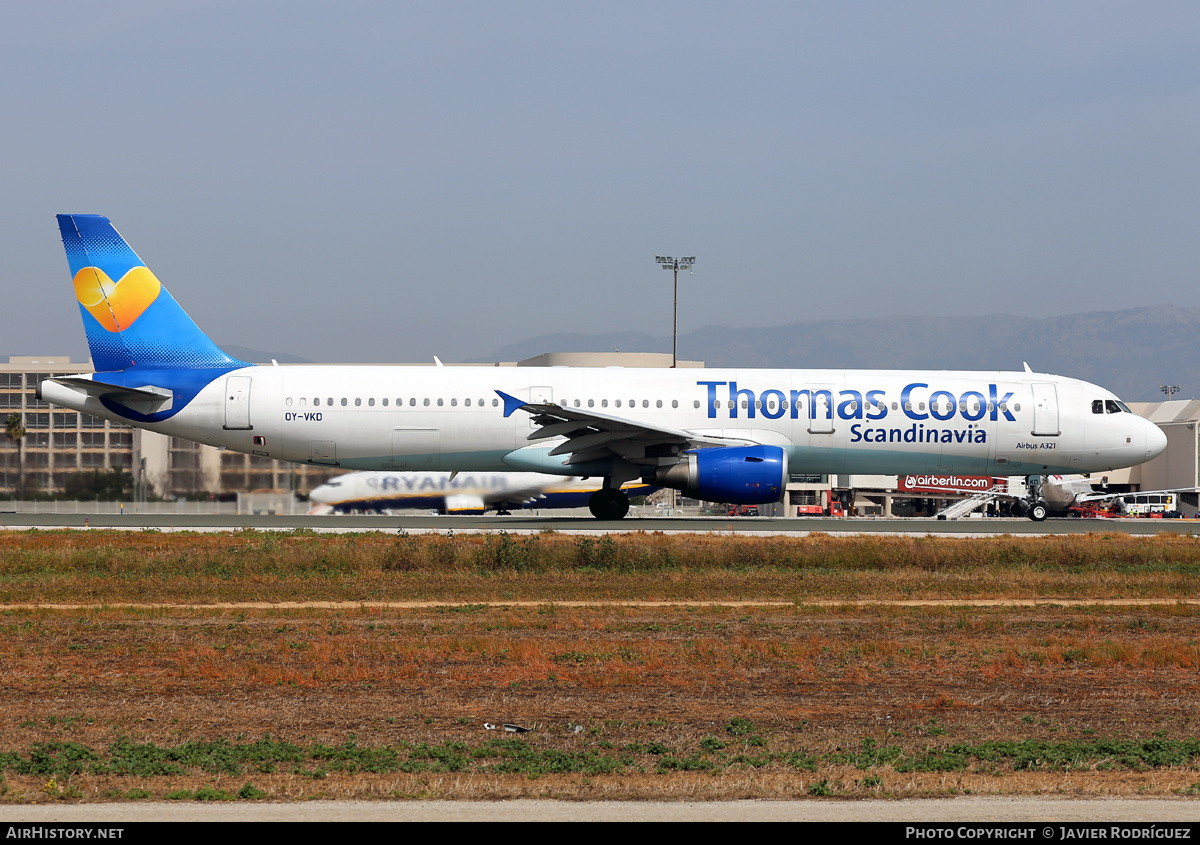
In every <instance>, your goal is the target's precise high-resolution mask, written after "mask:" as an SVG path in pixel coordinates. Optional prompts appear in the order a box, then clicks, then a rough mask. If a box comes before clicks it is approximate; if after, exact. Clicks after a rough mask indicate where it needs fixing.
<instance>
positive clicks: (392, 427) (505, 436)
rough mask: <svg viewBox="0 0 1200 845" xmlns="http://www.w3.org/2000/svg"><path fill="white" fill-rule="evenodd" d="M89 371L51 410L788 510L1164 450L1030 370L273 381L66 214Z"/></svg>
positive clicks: (366, 457)
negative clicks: (943, 479)
mask: <svg viewBox="0 0 1200 845" xmlns="http://www.w3.org/2000/svg"><path fill="white" fill-rule="evenodd" d="M58 221H59V228H60V230H61V233H62V238H63V245H64V247H65V248H66V251H67V260H68V263H69V264H70V267H71V274H72V277H73V279H74V283H75V295H76V298H77V299H78V301H79V307H80V312H81V314H82V316H83V322H84V327H85V329H86V332H87V338H88V344H89V346H90V348H91V354H92V362H93V365H94V367H95V369H96V372H95V373H93V374H84V375H77V376H66V377H55V378H51V379H47V380H46V381H43V382H42V383H41V386H40V390H41V396H42V398H43V399H45V400H47V401H49V402H52V403H54V404H56V405H61V406H64V407H67V408H72V409H75V410H78V411H83V412H85V413H89V414H94V415H96V416H99V417H104V418H106V419H110V420H114V421H117V422H121V423H125V424H127V425H133V426H140V427H142V428H146V429H149V430H152V431H158V432H161V433H163V434H167V435H171V436H175V437H182V438H186V439H188V440H194V441H196V442H199V443H207V444H210V445H213V446H218V447H223V448H226V449H232V450H235V451H239V452H249V453H252V454H255V455H262V456H264V457H270V458H275V459H278V460H283V461H296V462H302V463H312V464H319V465H324V466H336V467H345V468H348V469H361V470H388V469H401V470H456V471H462V472H496V471H503V470H518V471H525V472H543V473H550V474H554V475H563V476H588V477H593V478H602V479H603V480H604V487H603V488H602V489H601V490H599V491H597V492H596V493H594V494H592V497H591V501H590V508H591V511H592V513H593V514H594V515H595V516H597V517H599V518H604V519H619V518H621V517H622V516H624V515H625V513H626V512H627V510H628V508H629V500H628V498H627V497H626V495H625V494H624V493H623V492H621V490H620V487H621V485H622V484H624V483H625V482H626V481H631V480H634V479H638V478H641V479H643V480H645V481H646V482H648V483H651V484H655V485H657V486H662V487H673V488H676V489H678V490H682V491H683V492H684V493H685V494H687V495H689V496H692V497H695V498H700V499H704V500H707V501H717V502H731V503H737V504H761V503H765V502H774V501H778V500H779V499H780V498H781V497H782V495H783V493H784V490H785V486H786V484H787V480H788V473H789V471H793V472H798V473H805V474H815V473H821V474H824V473H864V474H882V475H897V474H904V473H911V472H926V473H962V474H972V475H1035V474H1036V475H1045V474H1051V473H1081V472H1103V471H1107V470H1111V469H1116V468H1118V467H1127V466H1132V465H1134V464H1138V463H1141V462H1143V461H1147V460H1149V459H1151V458H1153V457H1154V456H1155V455H1158V454H1159V453H1160V452H1162V451H1163V449H1164V448H1166V437H1165V435H1163V433H1162V432H1161V431H1160V430H1159V429H1158V427H1157V426H1155V425H1154V424H1153V423H1151V422H1149V421H1148V420H1145V419H1143V418H1141V417H1139V416H1137V415H1136V414H1133V413H1131V412H1130V411H1129V409H1128V408H1127V407H1126V406H1125V405H1124V404H1123V403H1121V402H1120V401H1119V400H1118V399H1117V397H1116V396H1114V395H1113V394H1112V393H1110V392H1109V391H1107V390H1105V389H1103V388H1101V387H1097V386H1096V385H1093V384H1088V383H1087V382H1082V381H1077V380H1075V379H1070V378H1064V377H1061V376H1053V375H1047V374H1044V373H1035V372H1031V371H1030V370H1029V368H1028V367H1026V369H1025V371H1024V372H992V371H987V372H965V371H953V370H938V371H926V372H921V371H894V370H748V369H719V370H677V369H668V370H649V369H646V370H643V369H628V370H627V369H622V368H604V369H593V368H580V367H551V368H534V367H453V368H450V367H373V366H368V367H353V366H288V367H277V366H271V367H259V366H252V365H250V364H246V363H245V362H243V361H238V360H236V359H234V358H231V357H230V356H228V355H226V354H225V353H224V352H222V351H221V350H220V349H218V348H217V346H216V345H215V344H213V342H212V341H211V340H209V339H208V337H207V336H206V335H205V334H204V333H203V332H202V331H200V329H199V328H197V326H196V324H195V323H193V322H192V320H191V318H190V317H188V316H187V314H186V313H184V311H183V309H182V308H180V307H179V305H178V304H177V303H176V301H175V299H174V298H173V297H172V296H171V294H170V293H168V292H167V290H166V288H164V287H163V286H162V285H161V284H160V283H159V281H158V279H157V278H156V277H155V276H154V274H153V273H151V272H150V270H149V269H148V268H147V267H146V265H145V264H144V263H143V262H142V260H141V259H140V258H138V256H137V254H136V253H134V251H133V250H132V249H131V248H130V247H129V246H128V244H126V242H125V240H124V239H123V238H122V237H121V236H120V235H119V234H117V231H116V230H115V229H114V228H113V227H112V225H111V224H110V223H109V221H108V219H107V218H105V217H101V216H98V215H82V214H74V215H59V217H58Z"/></svg>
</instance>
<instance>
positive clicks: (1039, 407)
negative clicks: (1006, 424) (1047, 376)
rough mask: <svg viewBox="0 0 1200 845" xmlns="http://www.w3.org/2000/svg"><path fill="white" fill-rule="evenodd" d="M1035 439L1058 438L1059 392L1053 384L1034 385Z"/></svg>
mask: <svg viewBox="0 0 1200 845" xmlns="http://www.w3.org/2000/svg"><path fill="white" fill-rule="evenodd" d="M1031 433H1032V434H1033V435H1034V436H1035V437H1058V435H1060V434H1062V430H1061V429H1060V428H1059V427H1058V391H1057V390H1056V389H1055V387H1054V385H1053V384H1047V383H1045V382H1035V383H1034V385H1033V431H1032V432H1031Z"/></svg>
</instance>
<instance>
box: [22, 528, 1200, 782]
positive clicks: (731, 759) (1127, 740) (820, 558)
mask: <svg viewBox="0 0 1200 845" xmlns="http://www.w3.org/2000/svg"><path fill="white" fill-rule="evenodd" d="M1197 574H1200V539H1196V538H1192V537H1166V536H1163V537H1157V538H1152V539H1137V538H1129V537H1124V536H1114V535H1091V536H1082V537H1063V538H1013V537H1004V538H996V539H932V538H930V539H913V538H895V537H891V538H889V537H864V538H846V539H835V538H830V537H823V536H813V537H808V538H790V539H787V538H736V537H734V538H729V537H720V538H718V537H704V536H663V535H646V534H629V535H613V536H607V537H602V538H598V539H597V538H586V537H585V538H577V537H567V536H562V535H557V534H545V535H535V536H531V537H527V538H517V537H511V536H509V535H503V534H496V535H490V536H474V535H472V536H459V537H438V536H423V537H419V538H418V537H407V536H399V537H397V536H394V535H393V536H385V535H377V534H372V535H352V536H346V535H341V536H327V535H315V534H306V533H302V532H301V533H296V534H291V535H277V534H262V533H255V532H238V533H235V534H232V535H230V534H226V535H215V534H204V535H188V534H169V535H167V534H158V533H155V532H145V533H140V534H130V533H121V532H91V533H84V532H29V533H10V534H6V535H3V536H2V537H0V677H2V680H3V682H2V683H0V726H2V729H3V730H2V732H0V793H2V794H0V801H9V802H13V801H16V802H31V801H63V800H112V799H114V798H115V799H122V798H125V799H130V800H136V799H140V798H156V799H160V798H166V797H169V798H179V799H200V800H204V799H210V800H257V799H262V798H272V799H285V798H290V799H308V798H314V797H331V798H343V797H344V798H351V797H353V798H371V797H380V798H384V797H387V798H395V797H401V798H403V797H420V798H443V797H445V798H449V797H454V798H480V799H486V798H499V797H534V796H554V797H558V798H586V799H597V798H680V799H718V798H719V799H731V798H744V797H756V798H772V797H778V798H795V797H804V796H812V797H821V796H828V795H832V796H841V797H850V796H862V797H874V796H924V795H953V794H963V793H968V792H969V793H975V794H1068V795H1126V796H1128V795H1155V796H1160V797H1161V796H1173V795H1192V794H1200V712H1198V711H1197V701H1198V697H1197V693H1198V691H1200V627H1198V625H1197V621H1198V620H1197V617H1198V616H1200V605H1198V604H1197V603H1196V600H1197V599H1198V598H1200V596H1197V591H1196V585H1197ZM1004 599H1016V600H1022V601H1023V602H1024V603H1020V604H1014V605H1005V604H999V603H994V602H995V600H1004ZM1128 599H1137V600H1142V601H1143V602H1145V603H1143V604H1124V603H1121V602H1122V601H1124V600H1128ZM978 600H992V601H993V603H988V604H986V605H972V604H968V602H971V601H978ZM1031 600H1039V601H1038V603H1032V602H1031ZM1081 600H1090V603H1078V602H1080V601H1081ZM920 601H931V602H934V603H931V604H915V605H914V604H907V603H905V602H920ZM263 602H266V603H281V602H295V603H301V604H302V603H305V602H312V603H317V602H340V603H344V604H339V605H337V606H333V607H317V606H299V607H280V606H263V605H262V604H261V603H263ZM388 602H395V603H399V602H414V603H416V602H434V604H433V605H428V604H420V605H417V604H414V605H412V606H398V605H388V604H386V603H388ZM521 602H531V603H532V604H528V605H525V604H520V603H521ZM568 602H571V603H572V604H567V603H568ZM574 602H584V603H585V604H583V605H577V604H574ZM621 602H663V603H664V604H661V605H644V604H621ZM737 602H749V604H742V605H738V604H736V603H737ZM672 603H673V604H672ZM49 605H58V607H49ZM506 722H507V723H513V724H517V725H520V726H522V727H527V728H529V729H530V730H529V731H528V732H527V733H507V732H505V731H504V730H503V727H502V726H503V724H504V723H506ZM485 724H497V725H500V726H501V727H500V729H498V730H488V729H487V728H486V727H485Z"/></svg>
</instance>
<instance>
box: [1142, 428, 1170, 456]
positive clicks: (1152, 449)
mask: <svg viewBox="0 0 1200 845" xmlns="http://www.w3.org/2000/svg"><path fill="white" fill-rule="evenodd" d="M1146 426H1147V428H1148V430H1147V431H1146V460H1150V459H1151V458H1156V457H1158V456H1159V455H1161V454H1162V453H1163V452H1165V451H1166V449H1167V435H1166V434H1164V433H1163V430H1162V429H1161V428H1159V427H1158V426H1156V425H1155V424H1154V423H1152V422H1150V421H1149V420H1147V421H1146Z"/></svg>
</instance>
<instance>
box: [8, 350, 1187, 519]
mask: <svg viewBox="0 0 1200 845" xmlns="http://www.w3.org/2000/svg"><path fill="white" fill-rule="evenodd" d="M670 362H671V356H670V355H669V354H660V353H622V352H608V353H550V354H546V355H540V356H538V357H536V358H530V359H527V360H524V361H519V362H500V363H497V364H495V365H494V366H502V367H505V366H507V367H513V366H527V367H553V366H576V367H578V366H592V367H611V366H624V367H668V366H670ZM282 366H287V365H286V364H285V365H282ZM430 366H432V365H430ZM450 366H453V365H450ZM678 366H680V367H703V366H704V364H703V362H701V361H680V362H678ZM88 372H92V368H91V365H90V364H83V363H79V362H71V361H70V360H69V358H68V356H13V357H12V358H10V359H9V360H8V362H7V363H0V416H2V417H4V418H6V419H11V418H12V415H17V417H18V420H19V426H18V427H23V428H24V429H25V432H26V433H25V436H24V437H22V438H21V439H19V440H13V439H10V438H9V437H4V438H0V453H2V456H3V473H4V475H3V480H2V484H0V495H2V496H3V497H4V498H6V499H12V498H17V499H24V498H32V497H36V496H39V495H44V494H62V493H64V492H67V491H69V490H71V489H73V486H72V484H73V479H74V480H75V482H76V486H78V479H79V478H80V477H82V476H84V475H89V474H94V472H95V471H97V470H99V471H102V472H107V471H110V470H115V471H117V472H122V473H129V480H130V484H131V486H132V490H131V491H130V495H131V498H134V499H141V500H144V499H145V498H147V497H152V498H163V499H174V498H190V499H196V498H226V497H232V496H233V495H235V494H238V493H296V494H298V495H300V496H307V494H308V492H309V491H310V490H312V489H313V488H315V487H317V486H319V485H321V484H323V483H325V481H327V480H328V479H329V478H331V477H332V476H334V475H338V474H340V471H339V470H333V469H330V468H329V467H321V466H316V465H306V464H290V463H280V462H277V461H274V460H271V459H270V458H263V457H259V456H256V455H245V454H242V453H240V452H229V451H219V450H217V449H215V448H212V447H210V446H201V445H199V444H196V443H193V442H191V441H189V440H181V439H179V438H174V437H167V436H165V435H161V434H156V433H154V432H149V431H143V430H141V429H134V428H129V427H127V426H123V425H120V424H117V423H111V422H108V421H106V420H103V419H100V418H98V417H93V416H91V415H90V414H81V413H78V412H75V411H70V410H66V409H62V408H57V407H52V406H51V405H50V404H49V403H47V402H43V401H41V400H39V399H38V398H37V395H36V389H37V385H38V382H40V381H41V380H42V379H45V378H48V377H50V376H51V375H70V374H76V373H88ZM1127 404H1128V405H1129V407H1130V408H1131V409H1133V411H1134V412H1135V413H1138V414H1140V415H1141V416H1143V417H1146V418H1147V419H1149V420H1151V421H1152V422H1154V423H1156V424H1157V425H1158V426H1159V427H1160V428H1162V430H1163V431H1164V432H1165V433H1166V435H1167V449H1166V451H1165V452H1163V454H1161V455H1159V456H1158V457H1157V458H1155V459H1154V460H1152V461H1150V462H1149V463H1146V464H1142V465H1140V466H1136V467H1132V468H1130V469H1125V470H1117V471H1115V472H1112V473H1109V474H1108V475H1107V477H1106V479H1096V481H1097V483H1103V482H1106V483H1107V487H1108V489H1109V490H1110V491H1113V492H1121V493H1124V492H1136V491H1146V490H1181V491H1193V492H1189V493H1185V494H1183V495H1182V496H1181V502H1182V506H1181V508H1180V509H1181V510H1183V511H1184V513H1186V514H1188V515H1194V514H1195V513H1196V511H1197V494H1196V493H1195V492H1194V491H1196V490H1198V489H1200V435H1198V431H1200V429H1198V427H1197V426H1198V424H1200V400H1194V399H1177V400H1172V401H1166V402H1151V403H1145V402H1143V403H1138V402H1130V403H1127ZM904 482H905V480H904V479H901V478H897V477H896V476H862V475H856V476H850V475H842V476H838V475H829V476H826V475H806V474H803V473H793V474H792V475H791V477H790V478H789V483H788V485H787V493H786V495H785V498H784V501H783V502H780V503H778V504H776V505H768V506H765V507H763V508H760V513H762V514H763V515H779V516H784V515H787V516H795V515H796V514H797V512H798V511H802V512H805V513H811V512H814V510H815V511H816V512H821V513H827V512H829V511H830V509H831V508H832V509H833V510H835V511H836V509H837V507H838V506H841V507H844V509H845V512H846V513H848V514H854V513H857V514H860V515H871V514H876V515H881V516H889V515H895V516H922V515H924V516H933V515H934V514H935V513H937V512H938V511H939V510H940V509H942V508H944V507H945V506H946V505H947V504H948V503H949V502H950V501H952V500H953V499H954V498H958V497H956V496H953V495H949V494H945V495H940V496H939V495H938V494H937V493H936V492H929V491H925V492H919V491H918V492H914V491H913V490H906V489H903V488H904V487H905V483H904Z"/></svg>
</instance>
